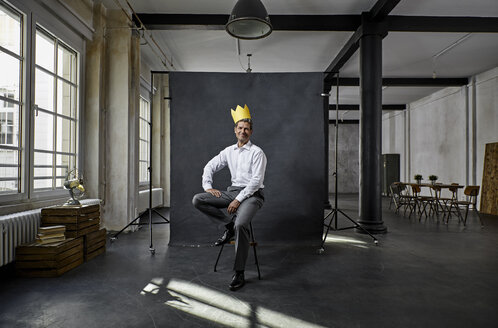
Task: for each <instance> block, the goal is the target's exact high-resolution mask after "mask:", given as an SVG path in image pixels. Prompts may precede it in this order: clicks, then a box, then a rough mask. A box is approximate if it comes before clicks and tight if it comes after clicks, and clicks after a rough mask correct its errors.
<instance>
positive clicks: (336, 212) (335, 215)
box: [318, 72, 379, 254]
mask: <svg viewBox="0 0 498 328" xmlns="http://www.w3.org/2000/svg"><path fill="white" fill-rule="evenodd" d="M338 140H339V72H338V73H337V83H336V102H335V138H334V141H335V158H334V160H335V164H334V173H333V175H334V177H335V186H334V208H333V209H332V211H331V212H330V213H329V214H327V215H326V216H325V217H324V218H323V221H325V220H327V219H328V218H329V217H330V216H332V217H331V219H330V221H329V224H324V226H326V227H327V231H326V233H325V236H323V240H322V245H321V246H320V248H319V249H318V253H319V254H322V253H323V252H324V251H325V248H324V245H325V241H326V240H327V236H328V234H329V231H330V230H333V231H340V230H347V229H353V228H357V229H360V230H361V231H363V232H364V233H366V234H368V235H369V236H370V237H372V238H373V240H374V243H375V245H378V243H379V241H378V240H377V238H375V236H374V235H372V234H371V233H370V232H368V230H366V229H365V228H363V227H362V226H361V225H360V224H359V223H358V222H356V221H355V220H353V219H352V218H350V217H349V216H348V215H347V214H346V213H344V212H343V211H342V210H340V209H339V208H338V207H337V178H338V174H337V158H338V156H337V153H338ZM339 213H340V214H342V215H343V216H344V217H346V219H348V220H349V221H351V223H352V224H353V225H352V226H348V227H343V228H338V226H337V221H338V218H339ZM332 223H333V224H332Z"/></svg>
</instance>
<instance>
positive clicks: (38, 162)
mask: <svg viewBox="0 0 498 328" xmlns="http://www.w3.org/2000/svg"><path fill="white" fill-rule="evenodd" d="M52 160H53V155H52V154H47V153H40V152H35V156H34V188H35V189H41V188H52V172H53V171H52V167H53V162H52ZM37 178H38V179H37ZM40 178H42V179H40Z"/></svg>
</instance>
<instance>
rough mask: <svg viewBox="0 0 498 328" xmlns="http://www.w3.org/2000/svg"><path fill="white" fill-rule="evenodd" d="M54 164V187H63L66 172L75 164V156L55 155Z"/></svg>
mask: <svg viewBox="0 0 498 328" xmlns="http://www.w3.org/2000/svg"><path fill="white" fill-rule="evenodd" d="M55 165H56V168H55V174H56V176H57V179H56V180H55V187H56V188H61V187H64V181H65V179H66V176H67V173H68V172H69V171H70V170H72V169H73V168H74V167H75V166H76V156H70V155H57V156H56V163H55Z"/></svg>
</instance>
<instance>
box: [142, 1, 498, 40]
mask: <svg viewBox="0 0 498 328" xmlns="http://www.w3.org/2000/svg"><path fill="white" fill-rule="evenodd" d="M379 2H381V1H379ZM379 2H378V3H379ZM392 5H393V3H392V2H391V3H390V6H392ZM390 6H387V5H386V6H385V7H382V8H380V9H379V10H376V11H375V12H378V15H380V16H383V15H384V13H385V11H386V10H387V9H388V8H390ZM374 7H375V6H374ZM381 9H383V11H382V10H381ZM372 10H373V8H372ZM372 10H371V13H372ZM137 15H138V17H139V18H140V20H141V21H142V23H143V24H144V25H145V27H146V28H147V29H149V30H224V29H225V24H226V23H227V21H228V15H217V14H208V15H205V14H147V13H140V14H137ZM380 16H376V17H378V18H377V19H376V20H379V17H380ZM133 19H134V21H135V23H136V24H137V26H140V23H139V22H138V21H137V19H136V17H135V16H133ZM270 20H271V22H272V25H273V29H274V30H275V31H349V32H351V31H357V30H358V28H359V27H360V25H361V15H270ZM386 21H387V28H388V30H389V31H393V32H458V33H498V17H450V16H440V17H438V16H387V18H386Z"/></svg>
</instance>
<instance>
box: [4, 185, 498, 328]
mask: <svg viewBox="0 0 498 328" xmlns="http://www.w3.org/2000/svg"><path fill="white" fill-rule="evenodd" d="M387 205H388V200H387V199H384V221H385V223H386V225H387V227H388V230H389V232H388V233H387V234H386V235H381V236H378V238H379V241H380V245H379V246H374V244H373V242H372V240H371V238H370V237H368V236H366V235H362V234H358V233H356V232H354V231H353V230H347V231H343V232H340V233H331V234H329V238H328V241H327V243H326V250H325V253H324V254H322V255H318V254H317V253H316V247H299V248H297V247H292V246H288V247H284V246H279V247H276V246H271V247H270V246H266V247H265V246H264V245H262V246H260V247H259V248H258V250H259V254H258V255H259V260H260V262H261V271H262V280H260V281H258V280H257V272H256V269H255V266H254V265H253V263H252V259H253V257H252V254H250V255H249V262H248V267H247V271H246V279H247V285H246V286H245V287H244V288H243V289H242V290H239V291H237V292H231V291H229V290H228V288H227V285H228V283H229V281H230V278H231V270H230V269H231V265H232V261H233V255H232V253H231V252H227V253H226V254H225V255H224V256H223V257H222V260H221V262H220V266H219V270H218V271H219V272H213V263H214V260H215V257H216V253H217V250H218V249H217V248H213V247H201V248H191V247H168V246H167V244H168V238H169V226H168V225H156V226H154V246H155V248H156V254H155V256H151V254H150V252H149V234H148V231H147V229H142V230H140V231H138V232H135V233H129V234H122V235H121V236H120V237H119V239H118V240H117V241H116V242H114V243H113V244H112V245H111V244H108V249H107V253H106V254H105V255H101V256H99V257H97V258H95V259H93V260H91V261H90V262H88V263H85V264H84V265H82V266H80V267H78V268H76V269H74V270H72V271H69V272H68V273H66V274H64V275H63V276H61V277H59V278H50V279H42V278H30V279H28V278H17V277H15V276H13V275H12V272H11V270H9V269H10V267H7V268H5V267H3V268H1V270H0V274H1V276H0V278H1V279H0V327H85V328H88V327H218V326H228V327H496V326H497V325H498V311H497V307H498V250H497V246H498V218H496V217H489V216H488V217H485V218H484V224H485V227H484V228H482V229H481V227H480V225H479V223H478V221H477V218H476V217H475V216H471V217H470V218H469V223H468V227H467V228H464V227H463V226H462V225H459V224H458V223H457V222H456V220H453V221H452V222H450V224H449V225H444V224H440V223H437V222H435V221H434V220H432V219H431V220H428V221H426V222H419V221H418V220H416V219H414V218H413V217H412V219H409V218H406V217H403V216H402V215H395V214H394V213H393V212H392V211H390V210H388V209H387ZM339 208H340V209H342V210H344V211H345V212H346V213H348V214H350V215H351V216H353V217H354V215H355V214H356V213H357V195H347V196H344V195H343V196H341V197H340V203H339ZM339 222H340V223H341V224H343V223H344V224H345V223H346V220H345V219H341V218H340V219H339Z"/></svg>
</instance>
